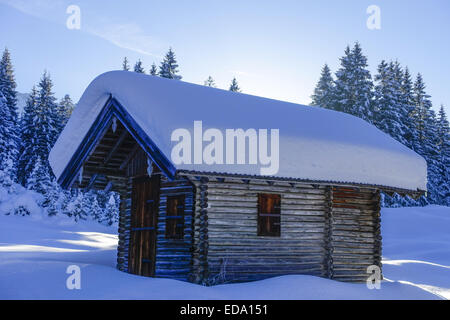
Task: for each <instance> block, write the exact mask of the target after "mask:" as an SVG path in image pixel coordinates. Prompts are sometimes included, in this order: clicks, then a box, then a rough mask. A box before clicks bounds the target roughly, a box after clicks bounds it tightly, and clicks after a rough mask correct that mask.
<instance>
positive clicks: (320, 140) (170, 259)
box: [50, 71, 426, 284]
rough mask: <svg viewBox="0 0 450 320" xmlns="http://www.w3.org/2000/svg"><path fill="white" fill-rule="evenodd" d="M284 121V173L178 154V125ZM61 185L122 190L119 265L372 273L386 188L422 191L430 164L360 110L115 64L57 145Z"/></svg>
mask: <svg viewBox="0 0 450 320" xmlns="http://www.w3.org/2000/svg"><path fill="white" fill-rule="evenodd" d="M198 120H201V121H203V125H204V126H208V127H211V128H219V129H223V130H225V129H226V128H243V129H248V128H256V129H260V128H276V129H278V130H279V156H280V160H279V170H278V172H277V173H276V174H273V175H261V174H260V170H259V169H260V166H259V165H255V164H253V165H245V164H243V165H234V166H231V165H230V166H227V165H226V164H223V163H221V164H219V163H213V164H204V163H197V164H187V163H181V164H175V163H174V162H173V161H172V160H171V150H172V148H173V145H174V142H173V141H172V140H171V133H172V132H173V131H174V130H176V129H177V128H192V126H193V123H194V121H198ZM50 163H51V166H52V168H53V171H54V173H55V175H56V177H57V178H58V182H59V183H60V184H61V185H62V186H63V187H65V188H80V189H83V190H90V189H97V190H111V191H115V192H118V193H119V194H120V196H121V203H120V217H119V230H118V232H119V243H118V250H117V268H118V269H119V270H122V271H125V272H129V273H133V274H138V275H143V276H150V277H164V278H173V279H180V280H187V281H191V282H195V283H202V284H217V283H224V282H230V281H248V280H256V279H262V278H267V277H272V276H279V275H287V274H308V275H316V276H321V277H326V278H331V279H336V280H342V281H365V280H366V279H367V277H368V274H367V267H368V266H371V265H376V266H379V267H381V255H382V252H381V248H382V245H381V234H380V192H381V191H384V192H387V193H393V192H397V193H399V194H404V195H406V194H408V195H410V196H418V195H421V194H423V192H424V191H425V190H426V164H425V161H424V160H423V159H422V158H421V157H420V156H418V155H417V154H415V153H414V152H412V151H411V150H409V149H407V148H406V147H404V146H403V145H401V144H400V143H398V142H396V141H395V140H393V139H391V138H390V137H388V136H387V135H385V134H384V133H382V132H380V131H379V130H377V129H376V128H375V127H373V126H371V125H370V124H367V123H365V122H364V121H362V120H360V119H357V118H355V117H352V116H349V115H346V114H343V113H339V112H334V111H330V110H324V109H321V108H318V107H307V106H300V105H296V104H291V103H286V102H281V101H276V100H270V99H265V98H260V97H255V96H250V95H245V94H240V93H232V92H228V91H224V90H219V89H214V88H208V87H204V86H198V85H194V84H189V83H184V82H181V81H175V80H167V79H162V78H159V77H154V76H146V75H141V74H137V73H133V72H126V71H114V72H109V73H106V74H103V75H101V76H99V77H97V78H96V79H95V80H94V81H93V82H92V83H91V84H90V86H89V87H88V88H87V89H86V91H85V93H84V94H83V96H82V98H81V99H80V102H79V103H78V105H77V107H76V109H75V111H74V113H73V116H72V117H71V119H70V120H69V122H68V124H67V126H66V128H65V129H64V131H63V132H62V134H61V136H60V138H59V139H58V141H57V143H56V145H55V147H54V148H53V150H52V152H51V154H50Z"/></svg>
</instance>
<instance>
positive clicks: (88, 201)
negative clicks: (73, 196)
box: [83, 191, 103, 223]
mask: <svg viewBox="0 0 450 320" xmlns="http://www.w3.org/2000/svg"><path fill="white" fill-rule="evenodd" d="M83 200H85V201H84V207H85V208H86V212H87V214H88V216H90V217H91V219H92V220H95V221H97V222H99V223H101V222H102V221H103V210H102V208H101V207H100V204H99V203H98V200H97V195H96V194H95V192H94V191H89V192H87V193H85V194H84V198H83Z"/></svg>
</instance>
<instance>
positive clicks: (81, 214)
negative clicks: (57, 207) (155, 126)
mask: <svg viewBox="0 0 450 320" xmlns="http://www.w3.org/2000/svg"><path fill="white" fill-rule="evenodd" d="M83 198H84V194H83V192H81V191H79V190H77V191H76V193H75V195H74V197H73V198H72V200H71V201H70V202H69V203H68V204H67V206H66V212H65V213H66V214H67V215H68V216H69V217H73V218H74V219H75V221H79V220H86V219H87V216H88V213H87V211H86V208H85V206H84V204H85V201H84V199H83Z"/></svg>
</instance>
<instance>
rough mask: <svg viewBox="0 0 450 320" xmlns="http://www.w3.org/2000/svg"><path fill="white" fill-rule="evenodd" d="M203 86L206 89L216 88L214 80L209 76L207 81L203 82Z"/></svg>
mask: <svg viewBox="0 0 450 320" xmlns="http://www.w3.org/2000/svg"><path fill="white" fill-rule="evenodd" d="M204 85H205V86H207V87H213V88H216V83H215V82H214V79H213V78H212V77H211V76H209V77H208V79H206V80H205V82H204Z"/></svg>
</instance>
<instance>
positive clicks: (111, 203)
mask: <svg viewBox="0 0 450 320" xmlns="http://www.w3.org/2000/svg"><path fill="white" fill-rule="evenodd" d="M118 217H119V207H118V201H117V199H116V197H114V195H113V194H111V196H110V198H109V200H108V203H107V204H106V208H105V211H104V215H103V219H102V223H103V224H105V225H108V226H111V225H113V224H115V223H117V221H118Z"/></svg>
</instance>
